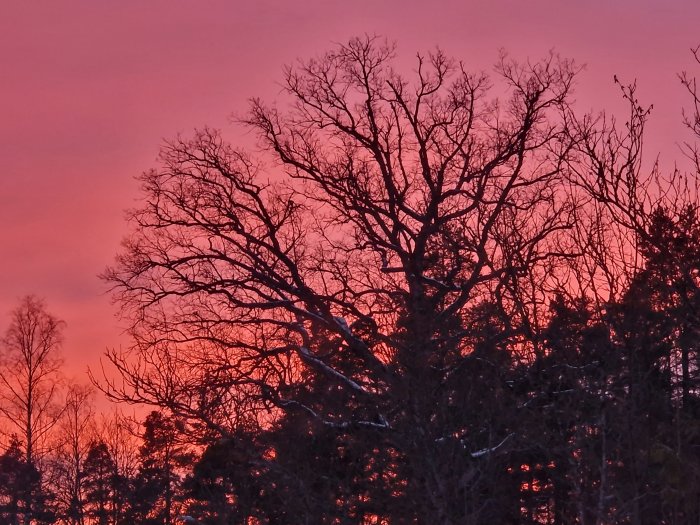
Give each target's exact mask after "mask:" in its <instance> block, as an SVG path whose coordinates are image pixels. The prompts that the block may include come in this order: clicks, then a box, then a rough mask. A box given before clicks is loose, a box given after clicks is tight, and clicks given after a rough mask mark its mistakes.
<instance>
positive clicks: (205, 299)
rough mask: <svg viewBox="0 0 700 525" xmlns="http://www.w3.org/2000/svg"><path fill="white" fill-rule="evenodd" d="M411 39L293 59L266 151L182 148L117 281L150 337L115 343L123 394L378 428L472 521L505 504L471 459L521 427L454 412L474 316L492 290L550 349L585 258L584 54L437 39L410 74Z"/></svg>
mask: <svg viewBox="0 0 700 525" xmlns="http://www.w3.org/2000/svg"><path fill="white" fill-rule="evenodd" d="M394 54H395V50H394V46H392V45H388V44H386V43H382V42H381V41H379V40H378V39H376V38H357V39H353V40H351V41H350V42H349V43H348V44H346V45H341V46H338V48H337V49H335V50H333V51H331V52H328V53H326V54H325V55H323V56H322V57H320V58H318V59H313V60H309V61H306V62H300V63H298V64H297V65H296V66H294V67H290V68H288V69H287V70H286V73H285V83H284V85H285V91H286V95H287V96H288V104H287V105H286V106H285V108H284V109H279V108H278V107H276V106H268V105H266V104H264V103H263V102H262V101H260V100H253V101H252V103H251V108H250V112H249V113H248V115H247V116H246V117H244V118H243V119H242V121H243V123H244V124H245V125H247V126H249V127H250V128H251V129H253V130H255V131H256V132H257V133H258V135H259V137H260V144H261V146H262V148H263V149H264V150H265V151H266V154H265V155H263V157H262V158H259V159H256V158H253V157H251V156H250V155H248V154H247V153H245V152H242V151H239V150H237V149H235V148H233V147H232V146H230V145H229V144H227V143H226V142H225V141H224V140H223V139H222V137H221V136H220V134H219V133H218V132H216V131H214V130H209V129H207V130H203V131H199V132H197V133H196V135H195V136H194V137H193V138H192V139H181V138H179V139H177V140H174V141H172V142H169V143H167V144H166V145H165V147H164V148H163V150H162V153H161V162H162V164H161V167H160V168H159V169H155V170H152V171H149V172H147V173H145V174H144V175H143V176H142V177H141V181H142V183H143V192H144V201H143V206H142V207H141V208H140V209H137V210H135V211H133V212H132V213H131V221H132V224H133V227H134V231H133V233H132V234H131V236H130V237H129V238H128V239H127V240H126V241H125V243H124V247H123V251H122V253H121V254H120V255H119V257H118V260H117V263H116V265H115V266H114V267H113V268H110V269H109V270H108V271H107V272H106V274H105V277H106V279H107V280H108V281H109V282H110V283H111V284H112V285H113V287H114V291H115V297H116V299H117V301H118V302H119V303H120V305H121V306H122V308H123V312H124V314H125V315H126V316H127V318H128V319H130V320H131V321H132V325H131V333H132V335H133V337H134V341H135V343H134V346H133V348H132V349H131V350H130V351H127V352H112V353H110V354H109V360H110V361H111V362H112V364H113V365H114V366H116V368H117V369H118V371H119V372H120V376H121V377H120V380H119V381H115V380H113V379H112V380H107V382H106V384H103V388H105V390H106V391H107V393H108V395H110V396H111V397H112V398H114V399H117V400H122V401H130V402H148V403H151V404H154V405H157V406H162V407H165V408H168V409H170V410H172V411H174V412H176V413H178V414H180V415H183V416H186V417H188V418H190V421H193V422H199V423H201V425H202V427H203V428H204V429H208V431H209V432H212V433H213V434H215V435H219V436H222V435H223V436H225V435H226V433H227V431H230V425H231V424H246V422H247V421H249V420H247V419H246V418H242V419H236V418H234V420H231V419H230V418H231V414H232V413H234V412H235V410H237V409H238V408H240V409H241V410H242V411H243V412H244V413H245V411H247V410H250V411H251V412H255V413H258V414H259V413H260V408H265V409H267V411H268V415H267V422H268V424H269V422H270V421H272V420H274V419H275V418H276V417H277V414H280V413H282V412H297V413H299V414H305V415H306V416H308V417H309V418H311V419H313V420H315V421H317V422H318V423H319V424H322V425H324V426H326V427H329V428H334V429H337V430H338V431H348V432H350V431H355V430H357V431H363V432H372V433H376V437H375V438H376V439H379V440H386V441H385V446H386V447H387V448H390V449H391V450H392V451H393V452H392V453H391V454H393V457H394V458H395V459H394V461H400V462H401V463H402V464H403V465H406V467H405V469H403V470H402V473H401V474H400V477H401V480H398V479H397V481H396V487H395V490H394V492H393V494H395V496H396V498H397V499H398V500H402V498H405V499H403V501H412V502H413V503H412V504H411V508H412V509H413V510H411V512H413V513H414V516H415V518H416V519H418V520H419V521H424V522H427V521H433V522H439V523H446V524H447V523H468V522H469V521H468V520H470V519H476V518H475V516H476V515H478V514H479V513H480V512H482V511H484V509H485V508H487V507H488V505H487V504H486V503H485V502H484V501H482V495H481V493H479V491H478V490H474V491H472V492H471V493H470V494H474V496H473V498H474V499H473V501H471V504H470V505H466V504H464V505H463V504H461V503H458V501H462V500H460V498H461V496H458V495H459V494H464V491H465V487H464V483H466V481H465V475H464V474H463V473H464V472H472V473H476V472H478V471H479V469H481V468H482V467H481V465H484V464H485V463H487V462H489V461H491V459H492V458H495V457H496V456H497V455H498V454H500V453H502V452H503V451H505V450H506V449H507V448H508V447H509V446H510V444H511V443H512V442H514V441H517V428H515V429H513V428H508V425H507V424H502V423H499V424H495V423H494V424H491V423H490V422H489V421H488V419H489V417H490V415H487V414H485V415H484V417H483V419H482V420H481V421H479V418H478V417H474V415H473V414H470V415H469V418H466V419H465V418H460V417H454V416H453V413H452V412H453V408H451V407H452V405H453V404H454V403H453V400H454V398H455V397H456V394H455V392H456V391H457V390H459V389H460V388H463V387H464V386H465V382H468V381H469V380H471V379H472V378H471V377H467V376H465V374H467V373H468V372H467V371H468V370H469V369H470V366H471V364H473V363H474V362H475V361H474V360H475V359H478V356H477V355H476V353H475V352H474V348H475V347H474V338H473V331H472V330H470V329H469V328H470V325H471V323H472V322H473V320H474V315H475V313H474V312H475V311H476V310H477V309H478V308H480V307H481V306H483V305H484V304H490V305H492V306H493V312H494V314H493V319H494V322H496V323H497V324H498V325H499V327H500V329H499V331H498V333H497V335H496V336H495V337H496V338H497V339H498V340H499V341H500V343H498V344H501V345H504V344H506V343H507V344H509V345H510V349H511V350H512V352H513V354H512V355H515V356H518V357H519V358H522V359H523V360H527V359H530V358H531V357H532V355H533V353H535V354H536V353H537V352H538V351H539V349H538V337H536V332H537V331H538V330H539V327H538V325H537V323H538V319H540V318H541V316H539V315H538V312H539V311H540V309H541V308H542V307H543V305H544V304H545V300H546V294H547V293H548V290H549V289H550V287H553V286H555V285H556V283H557V279H558V278H560V269H562V268H563V267H564V266H565V264H564V262H565V260H566V259H567V258H569V257H572V256H575V254H572V253H571V251H570V250H569V249H568V247H569V246H570V244H571V242H572V240H571V235H572V232H573V226H574V222H575V220H576V213H575V211H576V207H577V202H576V200H575V199H573V198H572V197H571V192H570V185H569V180H568V179H569V177H568V174H567V171H566V169H567V166H568V164H569V162H570V160H571V158H570V156H571V155H572V152H573V148H574V145H575V143H576V140H577V138H575V137H573V136H572V133H571V132H570V131H571V127H570V123H569V122H568V119H569V116H568V115H569V111H568V109H569V101H570V92H571V86H572V83H573V81H574V77H575V75H576V73H577V68H576V67H575V66H574V65H573V64H572V63H571V62H569V61H566V60H561V59H559V58H558V57H556V56H549V57H547V58H546V59H544V60H543V61H541V62H537V63H527V64H518V63H515V62H514V61H512V60H510V59H508V58H507V57H505V56H504V57H502V58H501V60H500V62H499V63H498V65H497V68H496V75H495V78H494V79H490V78H489V77H487V76H486V75H483V74H472V73H469V72H468V71H467V70H466V68H465V67H464V65H463V64H461V63H460V62H457V61H454V60H452V59H450V58H448V57H447V56H445V55H444V54H443V53H442V52H440V51H436V52H434V53H430V54H428V55H425V56H424V55H418V58H417V65H416V73H415V76H414V78H413V79H408V78H405V77H404V76H402V75H400V74H399V73H397V72H396V71H395V70H394V69H393V66H392V61H393V58H394ZM494 84H497V85H498V86H499V88H501V90H502V91H503V92H506V93H507V95H506V97H505V99H504V100H498V99H497V98H494V96H493V95H492V92H491V88H492V87H493V85H494ZM494 344H496V343H494ZM481 374H482V375H481V376H480V377H486V376H488V377H489V378H490V379H489V381H492V382H500V381H501V380H502V379H501V378H500V376H499V375H498V372H497V371H496V370H495V369H491V371H487V372H481ZM484 374H485V375H484ZM319 382H324V383H325V384H326V385H328V386H327V387H325V389H324V396H312V395H306V396H305V395H304V394H305V393H306V394H309V393H311V392H313V391H314V388H317V387H318V384H319ZM312 384H314V385H316V386H315V387H314V386H311V385H312ZM499 388H500V387H499ZM477 394H478V393H475V394H474V395H477ZM465 395H467V394H465ZM501 408H503V407H501ZM464 410H469V409H468V408H466V409H464ZM222 412H223V414H222ZM495 412H498V410H497V409H496V410H495ZM491 415H493V414H491ZM500 415H501V416H503V417H506V416H505V412H501V413H500ZM467 420H468V421H469V423H467ZM262 424H265V422H264V421H263V422H262ZM455 465H462V466H464V468H463V470H462V471H461V472H460V473H459V474H458V475H457V474H454V472H455V471H457V470H459V469H457V468H456V467H455ZM450 472H452V473H453V474H454V475H451V474H450ZM472 477H473V478H474V479H476V478H478V476H477V475H476V474H472ZM406 512H408V510H406ZM494 520H495V521H499V520H498V518H495V519H494Z"/></svg>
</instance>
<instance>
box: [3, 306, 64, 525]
mask: <svg viewBox="0 0 700 525" xmlns="http://www.w3.org/2000/svg"><path fill="white" fill-rule="evenodd" d="M63 325H64V323H63V321H60V320H59V319H57V318H56V317H54V316H53V315H51V314H49V313H48V312H47V311H46V306H45V305H44V302H43V301H41V300H40V299H38V298H36V297H34V296H27V297H25V298H24V299H22V301H21V302H20V304H19V306H17V308H15V309H14V310H13V312H12V315H11V319H10V326H9V327H8V329H7V331H6V332H5V337H4V338H3V339H2V347H1V349H0V414H1V415H2V416H3V418H4V419H5V420H6V421H7V423H8V426H9V430H10V432H11V433H14V434H16V435H18V437H19V439H20V440H21V445H22V447H23V453H24V460H25V462H26V464H27V465H28V466H29V467H30V468H39V465H38V463H39V462H40V461H41V459H42V458H43V456H44V454H45V453H46V451H47V447H48V442H49V439H48V438H49V433H50V431H51V429H52V428H54V426H55V425H56V423H57V421H58V420H59V418H60V415H61V409H60V406H59V405H58V404H57V397H58V390H59V387H60V366H61V359H60V357H59V355H58V352H59V350H60V346H61V342H62V333H61V332H62V329H63ZM35 496H36V495H35V494H34V492H33V491H27V492H26V496H25V497H26V499H27V501H25V502H24V508H25V509H26V511H25V515H24V523H30V522H31V520H32V513H33V512H34V510H35V509H34V505H35V502H34V501H32V499H33V498H35Z"/></svg>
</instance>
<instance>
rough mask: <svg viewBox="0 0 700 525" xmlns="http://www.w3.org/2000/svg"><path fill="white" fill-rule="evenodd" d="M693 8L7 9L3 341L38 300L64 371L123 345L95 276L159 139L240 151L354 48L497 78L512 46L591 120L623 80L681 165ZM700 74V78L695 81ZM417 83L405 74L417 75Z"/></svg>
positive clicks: (0, 101)
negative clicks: (363, 44) (250, 110)
mask: <svg viewBox="0 0 700 525" xmlns="http://www.w3.org/2000/svg"><path fill="white" fill-rule="evenodd" d="M698 21H700V2H697V0H653V1H652V0H607V1H603V0H586V1H584V0H517V1H516V0H481V1H476V0H460V1H439V0H433V1H432V2H430V3H428V2H426V1H417V0H371V1H368V0H353V1H351V2H347V1H336V0H308V1H293V0H279V1H272V0H256V1H242V0H240V1H238V0H229V1H217V0H202V1H194V0H191V1H184V0H149V1H141V0H121V1H119V2H117V1H111V2H110V1H95V0H73V1H68V0H50V1H49V0H45V1H39V0H37V1H34V2H22V1H20V0H4V1H2V2H0V333H1V332H4V331H5V329H6V327H7V325H8V322H9V312H10V311H11V310H12V308H13V307H14V306H15V305H16V304H17V303H18V302H19V299H20V298H21V297H22V296H24V295H26V294H36V295H38V296H40V297H43V298H44V299H45V300H46V303H47V305H48V309H49V311H51V312H52V313H53V314H54V315H56V316H58V317H60V318H62V319H63V320H65V321H66V323H67V325H66V329H65V343H64V348H63V354H64V357H65V361H66V368H67V370H68V373H69V375H73V376H76V377H83V376H82V374H83V373H84V372H85V370H86V367H87V366H91V367H92V368H95V367H98V366H99V361H100V357H101V355H102V354H103V353H104V351H105V349H107V348H114V347H119V346H126V345H128V339H127V338H126V336H125V335H124V334H123V326H122V323H120V321H119V319H118V318H116V317H115V313H116V308H115V307H114V306H113V305H112V303H111V300H110V295H109V293H108V290H107V286H106V285H105V283H104V282H102V281H101V280H100V279H99V278H98V275H99V274H100V273H101V272H102V271H103V270H104V268H105V267H106V266H107V265H109V264H110V263H111V262H112V261H113V259H114V256H115V255H116V253H117V252H118V250H119V243H120V241H121V239H122V238H124V237H125V236H126V235H127V233H128V225H127V223H126V222H125V220H124V212H125V210H126V209H128V208H131V207H134V206H135V205H136V199H137V198H138V195H139V188H138V183H137V182H136V181H135V179H134V177H135V176H137V175H138V174H139V173H141V172H142V171H144V170H147V169H149V168H152V167H155V166H156V156H157V154H158V148H159V146H160V144H161V143H162V141H163V140H164V139H167V138H169V137H173V136H175V135H176V134H178V133H183V134H187V133H188V132H190V131H191V130H193V129H194V128H196V127H202V126H205V125H208V126H212V127H215V128H220V129H223V130H224V132H225V133H226V135H227V136H228V137H231V138H232V140H235V141H241V142H243V143H250V137H249V136H248V135H246V134H245V133H244V130H241V129H240V128H238V127H237V126H236V125H234V124H232V123H231V121H230V115H231V114H232V113H234V112H236V113H239V114H240V113H242V112H243V111H245V108H246V104H247V100H248V99H249V98H250V97H253V96H255V97H262V98H263V99H265V100H268V101H273V100H275V98H277V97H279V94H280V84H279V82H280V80H281V78H282V75H281V73H282V68H283V66H284V65H285V64H289V63H292V62H294V61H295V60H296V59H298V58H308V57H312V56H316V55H319V54H321V53H323V52H324V51H325V50H328V49H330V48H332V47H333V45H334V43H337V42H345V41H347V40H348V39H349V38H350V37H352V36H357V35H363V34H365V33H367V34H378V35H382V36H385V37H386V38H388V39H389V40H393V41H396V43H397V46H398V53H399V55H400V57H401V60H402V63H404V62H403V61H405V64H407V65H408V67H409V68H410V67H411V66H410V65H409V64H411V62H410V58H411V57H413V56H415V53H416V52H418V51H426V50H430V49H434V48H435V47H436V46H439V47H441V48H442V49H444V50H445V51H446V53H447V54H449V55H451V56H454V57H456V58H459V59H461V60H462V61H463V62H464V64H465V65H466V66H467V68H469V69H473V70H475V71H490V70H491V69H492V65H493V63H494V62H495V60H496V59H497V57H498V53H499V49H505V50H507V51H508V52H509V54H510V55H512V56H513V57H514V58H519V59H527V58H530V59H533V60H536V59H538V58H540V57H543V56H546V54H547V53H548V52H549V51H550V50H554V51H556V52H558V53H559V54H561V55H562V56H565V57H568V58H572V59H575V60H576V61H577V62H578V63H581V64H585V65H586V70H585V71H584V73H583V74H582V75H581V77H580V78H579V81H578V85H577V89H576V93H577V94H576V99H577V104H578V107H579V108H580V110H581V111H587V110H596V111H597V110H601V109H608V110H612V111H618V110H620V108H621V107H622V105H621V103H620V97H619V90H618V88H617V87H616V86H615V85H614V83H613V75H617V76H618V77H619V78H620V79H621V80H622V81H623V82H631V81H634V80H635V79H636V80H637V83H638V86H639V91H638V93H639V96H640V101H641V102H642V103H653V104H654V108H655V110H654V113H653V114H652V119H651V122H650V127H649V134H648V136H647V140H646V144H647V151H648V155H649V156H650V157H652V158H653V157H654V156H655V155H656V153H657V152H660V153H661V161H662V166H665V167H666V168H667V169H671V168H672V167H673V161H674V159H675V158H676V157H679V155H678V148H677V143H678V142H680V141H683V140H686V139H688V138H689V137H688V135H687V134H686V133H684V130H683V128H682V125H681V124H680V120H681V109H682V107H683V106H684V105H686V106H687V105H688V102H689V101H688V99H687V97H685V96H684V92H683V90H682V87H681V86H680V83H679V81H678V79H677V76H676V75H677V74H678V73H679V72H680V71H682V70H689V71H690V72H693V71H694V67H693V66H694V63H693V61H692V56H691V54H690V51H689V50H690V48H691V47H695V46H697V45H700V33H698V31H697V25H698ZM695 71H696V72H697V74H698V76H700V66H698V67H696V68H695ZM406 72H407V73H410V71H406Z"/></svg>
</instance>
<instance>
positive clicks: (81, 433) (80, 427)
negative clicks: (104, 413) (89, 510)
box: [49, 384, 96, 525]
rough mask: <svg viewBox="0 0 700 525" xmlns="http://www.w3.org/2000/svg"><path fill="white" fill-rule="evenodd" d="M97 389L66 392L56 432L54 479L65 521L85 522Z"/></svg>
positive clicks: (74, 524) (78, 388)
mask: <svg viewBox="0 0 700 525" xmlns="http://www.w3.org/2000/svg"><path fill="white" fill-rule="evenodd" d="M93 398H94V389H93V388H91V387H88V386H85V385H80V384H72V385H71V386H70V387H69V388H68V391H67V392H66V396H65V402H64V404H63V413H62V416H61V418H60V420H59V422H58V424H57V426H56V427H55V428H56V430H57V431H56V432H55V433H54V434H55V436H54V442H55V446H54V452H53V454H52V461H51V467H52V468H50V469H49V470H50V471H51V473H52V475H53V479H52V480H51V482H52V486H53V487H54V493H55V494H56V498H57V500H58V504H59V506H60V511H61V513H62V515H63V518H64V519H65V521H66V522H67V523H69V524H71V525H77V524H81V523H84V518H83V480H82V470H83V462H84V461H85V458H86V457H87V454H88V451H89V449H90V446H91V444H92V442H93V441H94V440H95V438H96V428H95V427H96V425H95V412H94V407H93Z"/></svg>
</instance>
